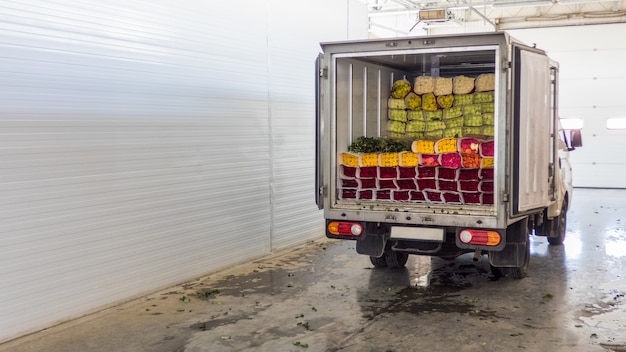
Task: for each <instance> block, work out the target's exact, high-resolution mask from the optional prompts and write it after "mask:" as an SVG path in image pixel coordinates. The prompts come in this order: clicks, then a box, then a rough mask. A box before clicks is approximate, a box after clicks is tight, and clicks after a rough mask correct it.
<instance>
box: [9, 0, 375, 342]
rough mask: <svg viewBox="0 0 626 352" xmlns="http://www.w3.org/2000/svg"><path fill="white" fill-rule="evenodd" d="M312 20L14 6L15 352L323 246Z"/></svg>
mask: <svg viewBox="0 0 626 352" xmlns="http://www.w3.org/2000/svg"><path fill="white" fill-rule="evenodd" d="M297 5H298V6H296V4H293V3H292V2H290V1H286V0H282V1H279V0H266V1H252V0H250V1H239V2H213V1H211V2H207V1H194V0H181V1H177V2H171V1H167V0H159V1H147V0H141V1H139V0H134V1H128V0H127V1H121V0H114V1H106V2H101V1H95V0H90V1H86V0H85V1H71V0H57V1H54V0H53V1H35V0H22V1H19V2H15V1H0V14H1V17H0V30H1V32H2V35H1V36H0V52H1V54H0V87H1V89H2V94H1V95H0V168H1V172H0V317H2V319H0V341H2V340H6V339H9V338H12V337H15V336H18V335H19V334H23V333H26V332H29V331H33V330H36V329H40V328H44V327H46V326H48V325H50V324H53V323H55V322H57V321H60V320H64V319H68V318H70V317H75V316H79V315H82V314H85V313H86V312H89V311H92V310H94V309H98V308H101V307H104V306H106V305H110V304H112V303H115V302H118V301H120V300H124V299H129V298H131V297H133V296H137V295H140V294H143V293H146V292H149V291H153V290H155V289H158V288H162V287H165V286H168V285H171V284H174V283H177V282H180V281H182V280H185V279H189V278H192V277H196V276H199V275H202V274H205V273H207V272H209V271H212V270H215V269H218V268H222V267H225V266H227V265H229V264H233V263H236V262H240V261H243V260H245V259H249V258H253V257H257V256H260V255H264V254H267V253H269V252H270V251H271V250H273V249H277V248H283V247H285V246H288V245H291V244H295V243H299V242H303V241H305V240H307V239H311V238H315V237H318V236H320V235H322V234H323V224H322V216H321V213H320V212H318V211H317V210H316V207H315V204H314V202H313V199H314V198H313V188H314V187H313V185H314V182H313V176H314V173H313V170H314V169H313V158H314V157H313V152H314V148H313V145H314V140H313V131H314V128H313V126H314V123H313V118H314V116H313V115H314V91H313V87H314V76H313V73H314V70H313V67H314V65H313V64H314V59H315V58H316V55H317V52H318V51H319V47H318V45H317V43H318V42H319V41H324V40H334V39H346V38H347V37H348V33H351V35H354V33H360V35H361V37H365V36H366V30H367V18H366V16H363V15H362V14H363V13H365V12H364V5H362V4H359V3H358V2H357V1H355V0H345V1H333V0H326V1H322V2H321V4H318V6H316V7H311V8H307V9H304V10H303V8H302V7H303V6H302V4H300V3H298V4H297ZM361 8H363V9H361ZM350 9H352V10H353V11H351V10H350ZM355 14H356V16H355ZM296 16H297V18H296ZM322 16H323V17H324V18H325V20H324V23H323V26H322V25H320V23H319V18H320V17H322Z"/></svg>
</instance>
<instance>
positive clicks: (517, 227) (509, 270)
mask: <svg viewBox="0 0 626 352" xmlns="http://www.w3.org/2000/svg"><path fill="white" fill-rule="evenodd" d="M509 231H510V232H511V237H509V234H508V232H509ZM529 233H530V229H529V228H528V219H523V220H521V221H518V222H517V223H515V224H513V225H510V226H509V228H508V229H507V238H515V239H516V240H515V241H516V243H519V242H518V241H520V240H521V239H525V248H524V249H525V251H524V262H523V263H522V265H521V266H519V267H496V266H493V265H491V273H492V274H493V276H494V277H495V278H496V279H498V278H501V277H504V276H509V277H512V278H513V279H516V280H519V279H523V278H525V277H526V275H527V273H528V266H529V264H530V239H529V238H528V237H529Z"/></svg>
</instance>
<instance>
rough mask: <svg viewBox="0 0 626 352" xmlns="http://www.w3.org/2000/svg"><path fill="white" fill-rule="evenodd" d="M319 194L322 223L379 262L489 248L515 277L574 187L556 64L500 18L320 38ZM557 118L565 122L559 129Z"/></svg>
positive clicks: (549, 232)
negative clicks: (380, 35) (427, 31)
mask: <svg viewBox="0 0 626 352" xmlns="http://www.w3.org/2000/svg"><path fill="white" fill-rule="evenodd" d="M321 48H322V52H321V53H320V55H319V58H318V60H317V67H316V72H317V123H316V139H317V143H316V189H315V193H316V202H317V205H318V207H319V208H320V209H323V211H324V217H325V221H326V236H327V237H329V238H334V239H342V240H353V241H356V251H357V253H359V254H363V255H367V256H369V257H370V260H371V262H372V264H373V265H375V266H376V267H389V268H397V267H403V266H405V264H406V261H407V258H408V255H410V254H414V255H427V256H438V257H442V258H447V259H453V258H456V257H457V256H459V255H462V254H465V253H474V259H475V260H478V259H479V258H480V257H481V256H482V255H485V254H486V255H488V258H489V263H490V265H491V268H492V271H493V272H494V274H497V275H509V276H511V277H513V278H523V277H524V276H525V275H526V272H527V268H528V264H529V258H530V243H529V236H531V235H537V236H547V238H548V241H549V242H550V244H553V245H558V244H561V243H562V242H563V240H564V236H565V226H566V214H567V209H568V205H569V204H570V202H571V199H572V178H571V166H570V163H569V161H568V152H569V151H571V150H573V149H574V148H575V147H578V146H581V145H582V141H581V137H580V131H579V130H577V131H571V130H570V131H564V130H562V129H561V127H560V124H559V115H558V91H559V90H558V81H559V79H558V78H559V67H558V64H557V63H556V62H554V61H553V60H551V59H550V58H549V57H548V56H547V55H546V53H545V52H544V51H542V50H540V49H537V48H535V47H531V46H527V45H524V44H522V43H520V42H518V41H516V40H515V39H514V38H512V37H511V36H510V35H509V34H507V33H505V32H495V33H485V34H469V35H468V34H463V35H446V36H428V37H406V38H392V39H372V40H362V41H345V42H329V43H322V44H321ZM566 132H567V133H566Z"/></svg>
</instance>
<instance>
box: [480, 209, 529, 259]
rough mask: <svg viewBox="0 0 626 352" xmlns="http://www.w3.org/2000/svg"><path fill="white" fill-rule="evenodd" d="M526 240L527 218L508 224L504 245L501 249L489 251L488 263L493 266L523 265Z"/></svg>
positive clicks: (526, 255) (526, 254)
mask: <svg viewBox="0 0 626 352" xmlns="http://www.w3.org/2000/svg"><path fill="white" fill-rule="evenodd" d="M528 241H529V240H528V218H525V219H523V220H521V221H518V222H516V223H515V224H512V225H510V226H509V228H508V229H507V230H506V246H505V247H504V249H503V250H501V251H497V252H496V251H491V252H489V263H490V264H491V265H493V266H495V267H513V268H521V267H523V266H524V265H525V263H527V262H528V261H527V260H528V258H527V257H528V255H529V254H528V245H529V242H528Z"/></svg>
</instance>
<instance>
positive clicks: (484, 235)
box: [459, 229, 502, 246]
mask: <svg viewBox="0 0 626 352" xmlns="http://www.w3.org/2000/svg"><path fill="white" fill-rule="evenodd" d="M459 240H461V242H463V243H465V244H475V245H480V246H497V245H498V244H500V241H502V238H501V237H500V234H499V233H498V232H496V231H489V230H474V229H464V230H462V231H460V232H459Z"/></svg>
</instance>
